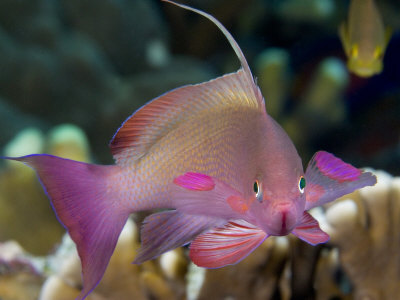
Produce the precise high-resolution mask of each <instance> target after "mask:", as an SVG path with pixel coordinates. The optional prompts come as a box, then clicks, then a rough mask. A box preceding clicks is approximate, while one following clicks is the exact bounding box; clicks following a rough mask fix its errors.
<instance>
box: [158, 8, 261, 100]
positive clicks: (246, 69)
mask: <svg viewBox="0 0 400 300" xmlns="http://www.w3.org/2000/svg"><path fill="white" fill-rule="evenodd" d="M161 1H164V2H168V3H171V4H174V5H176V6H179V7H182V8H184V9H187V10H190V11H193V12H195V13H198V14H200V15H202V16H204V17H206V18H207V19H209V20H210V21H211V22H213V23H214V24H215V25H217V26H218V28H219V29H220V30H221V31H222V33H223V34H224V35H225V37H226V38H227V39H228V41H229V43H230V44H231V46H232V48H233V50H234V51H235V53H236V55H237V57H238V58H239V60H240V64H241V65H242V68H243V70H244V72H245V73H246V74H247V75H248V76H249V78H250V79H251V81H252V82H253V84H254V86H256V84H255V82H254V79H253V75H252V74H251V71H250V68H249V65H248V64H247V60H246V58H245V57H244V54H243V52H242V50H241V49H240V47H239V45H238V43H237V42H236V41H235V39H234V38H233V36H232V35H231V34H230V32H229V31H228V30H227V29H226V28H225V26H224V25H222V24H221V22H219V21H218V20H217V19H216V18H214V17H213V16H212V15H210V14H208V13H206V12H204V11H201V10H198V9H196V8H192V7H190V6H186V5H184V4H180V3H175V2H173V1H171V0H161ZM254 92H255V93H256V94H257V91H256V90H255V91H254Z"/></svg>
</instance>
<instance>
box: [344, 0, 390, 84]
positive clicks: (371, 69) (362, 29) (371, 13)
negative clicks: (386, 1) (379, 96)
mask: <svg viewBox="0 0 400 300" xmlns="http://www.w3.org/2000/svg"><path fill="white" fill-rule="evenodd" d="M339 35H340V39H341V41H342V44H343V48H344V51H345V52H346V55H347V57H348V61H347V67H348V68H349V70H350V71H351V72H353V73H355V74H357V75H358V76H360V77H370V76H372V75H375V74H379V73H380V72H382V69H383V55H384V53H385V50H386V47H387V44H388V42H389V40H390V37H391V30H390V29H389V28H386V29H385V27H384V25H383V22H382V18H381V15H380V13H379V11H378V8H377V7H376V5H375V3H374V0H353V1H351V3H350V8H349V15H348V20H347V22H343V23H342V24H341V25H340V27H339Z"/></svg>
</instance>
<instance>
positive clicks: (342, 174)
mask: <svg viewBox="0 0 400 300" xmlns="http://www.w3.org/2000/svg"><path fill="white" fill-rule="evenodd" d="M305 178H306V182H307V186H306V188H305V193H306V210H309V209H310V208H313V207H316V206H320V205H322V204H325V203H327V202H330V201H333V200H335V199H337V198H339V197H341V196H343V195H346V194H349V193H351V192H353V191H355V190H357V189H360V188H362V187H364V186H369V185H374V184H375V183H376V177H375V176H374V175H373V174H372V173H371V172H365V171H362V170H360V169H357V168H355V167H353V166H352V165H350V164H347V163H345V162H343V161H342V160H341V159H339V158H337V157H335V156H334V155H332V154H330V153H328V152H325V151H319V152H317V153H316V154H315V155H314V156H313V158H312V159H311V160H310V162H309V163H308V166H307V170H306V174H305Z"/></svg>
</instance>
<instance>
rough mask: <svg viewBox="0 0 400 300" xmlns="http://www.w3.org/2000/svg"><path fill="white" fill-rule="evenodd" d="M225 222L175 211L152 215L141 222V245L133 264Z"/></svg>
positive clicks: (148, 258)
mask: <svg viewBox="0 0 400 300" xmlns="http://www.w3.org/2000/svg"><path fill="white" fill-rule="evenodd" d="M225 222H226V221H224V220H222V219H218V218H214V217H209V216H202V215H189V214H184V213H181V212H179V211H176V210H169V211H163V212H160V213H154V214H152V215H150V216H148V217H147V218H146V219H145V220H144V222H143V226H142V229H141V239H142V245H141V247H140V249H139V253H138V255H137V256H136V258H135V260H134V262H133V263H134V264H140V263H142V262H144V261H146V260H150V259H153V258H156V257H157V256H159V255H161V254H163V253H164V252H167V251H169V250H172V249H175V248H178V247H181V246H183V245H185V244H187V243H189V242H191V241H192V240H193V239H194V238H195V237H196V236H197V235H199V234H201V233H203V232H204V231H205V230H207V229H209V228H212V227H215V226H221V225H222V224H224V223H225Z"/></svg>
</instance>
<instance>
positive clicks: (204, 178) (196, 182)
mask: <svg viewBox="0 0 400 300" xmlns="http://www.w3.org/2000/svg"><path fill="white" fill-rule="evenodd" d="M174 183H175V184H176V185H179V186H180V187H183V188H185V189H188V190H194V191H211V190H212V189H213V188H214V187H215V182H214V180H213V179H212V178H211V177H210V176H208V175H205V174H201V173H194V172H187V173H185V174H184V175H181V176H178V177H176V178H175V179H174Z"/></svg>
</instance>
